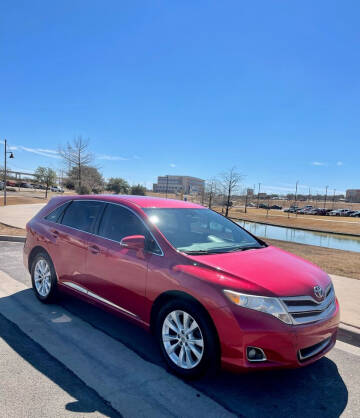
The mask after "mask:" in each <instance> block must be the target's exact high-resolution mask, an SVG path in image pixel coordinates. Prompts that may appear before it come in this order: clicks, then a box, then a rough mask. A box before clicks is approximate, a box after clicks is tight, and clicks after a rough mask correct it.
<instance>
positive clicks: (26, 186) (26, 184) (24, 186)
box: [20, 183, 32, 189]
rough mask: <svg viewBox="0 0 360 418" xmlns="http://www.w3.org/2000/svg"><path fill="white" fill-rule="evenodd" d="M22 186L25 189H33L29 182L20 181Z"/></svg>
mask: <svg viewBox="0 0 360 418" xmlns="http://www.w3.org/2000/svg"><path fill="white" fill-rule="evenodd" d="M20 187H22V188H24V189H32V186H31V184H29V183H20Z"/></svg>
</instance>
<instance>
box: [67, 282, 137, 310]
mask: <svg viewBox="0 0 360 418" xmlns="http://www.w3.org/2000/svg"><path fill="white" fill-rule="evenodd" d="M62 284H63V285H65V286H68V287H71V288H73V289H75V290H77V291H79V292H81V293H84V294H85V295H88V296H90V297H92V298H94V299H97V300H99V301H100V302H103V303H106V304H107V305H110V306H112V307H113V308H116V309H119V310H120V311H122V312H125V313H126V314H128V315H131V316H133V317H135V318H137V317H138V316H137V315H136V314H134V313H132V312H130V311H128V310H126V309H124V308H122V307H121V306H119V305H116V304H115V303H113V302H111V301H110V300H107V299H104V298H102V297H101V296H99V295H97V294H96V293H94V292H91V291H90V290H87V289H85V288H84V287H82V286H79V285H78V284H76V283H72V282H62Z"/></svg>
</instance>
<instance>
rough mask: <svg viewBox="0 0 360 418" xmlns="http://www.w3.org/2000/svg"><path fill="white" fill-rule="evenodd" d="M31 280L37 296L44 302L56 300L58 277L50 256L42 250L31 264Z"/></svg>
mask: <svg viewBox="0 0 360 418" xmlns="http://www.w3.org/2000/svg"><path fill="white" fill-rule="evenodd" d="M31 282H32V287H33V290H34V292H35V295H36V297H37V298H38V299H39V300H40V301H41V302H43V303H51V302H54V301H55V299H56V296H57V278H56V273H55V269H54V265H53V262H52V261H51V258H50V256H49V255H48V254H47V253H46V252H45V251H41V252H39V253H38V254H36V256H35V258H34V260H33V261H32V264H31Z"/></svg>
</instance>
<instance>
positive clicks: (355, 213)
mask: <svg viewBox="0 0 360 418" xmlns="http://www.w3.org/2000/svg"><path fill="white" fill-rule="evenodd" d="M350 216H352V217H353V218H360V210H357V211H355V212H354V213H352V214H351V215H350Z"/></svg>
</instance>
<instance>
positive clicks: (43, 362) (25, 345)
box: [0, 290, 120, 417]
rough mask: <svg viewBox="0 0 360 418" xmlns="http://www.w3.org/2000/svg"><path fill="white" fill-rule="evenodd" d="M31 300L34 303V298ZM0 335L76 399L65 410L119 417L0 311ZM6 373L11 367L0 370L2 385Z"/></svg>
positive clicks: (1, 300)
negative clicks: (0, 372) (0, 371)
mask: <svg viewBox="0 0 360 418" xmlns="http://www.w3.org/2000/svg"><path fill="white" fill-rule="evenodd" d="M29 292H30V290H25V291H23V292H19V293H22V294H24V293H27V294H28V293H29ZM17 295H19V294H17ZM21 296H25V295H21ZM26 296H28V295H26ZM10 297H12V296H10ZM3 299H5V298H2V299H0V305H1V302H3ZM34 302H35V303H36V301H35V300H34ZM0 338H1V339H3V340H4V341H5V342H6V343H7V345H8V346H9V347H11V348H12V349H13V350H14V351H15V352H16V353H17V354H18V355H20V356H21V357H22V358H23V359H24V360H26V361H27V362H28V363H29V364H31V366H32V367H34V368H35V369H36V370H38V371H39V372H40V373H42V374H43V375H44V376H46V377H47V378H48V379H50V380H52V381H53V382H54V383H55V384H56V385H57V386H59V387H60V388H61V389H62V390H63V391H65V392H67V393H68V394H69V395H70V396H71V397H72V398H74V399H75V401H73V402H69V403H67V404H66V405H65V409H66V410H67V411H71V412H75V413H81V414H84V413H91V412H96V411H97V412H99V413H101V414H102V415H104V416H107V417H120V415H119V414H118V413H117V412H116V411H115V410H114V409H113V408H111V407H110V406H108V405H107V404H106V403H105V402H104V400H103V399H102V398H100V397H99V395H98V394H97V393H96V392H95V391H94V390H92V389H91V388H89V387H88V386H86V385H85V384H84V383H83V382H82V381H81V380H80V379H79V378H78V377H77V376H76V375H75V374H74V373H73V372H72V371H71V370H69V369H68V368H66V367H65V366H64V365H63V364H62V363H60V362H59V361H58V360H56V359H55V358H54V357H52V356H51V355H50V354H49V353H48V352H47V351H46V350H44V349H43V348H42V347H41V346H40V345H39V344H38V343H36V342H35V341H33V340H32V339H31V338H29V337H28V336H27V335H26V334H25V333H24V332H23V331H21V329H20V328H19V327H18V326H17V325H15V324H14V323H13V322H11V321H9V320H8V319H7V318H5V317H4V316H3V315H2V314H0ZM6 373H11V370H7V371H5V370H2V375H3V377H2V384H5V385H6ZM29 390H31V388H29ZM20 396H21V395H20ZM34 396H36V393H34ZM57 413H58V411H54V415H55V414H57ZM0 415H1V414H0Z"/></svg>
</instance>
